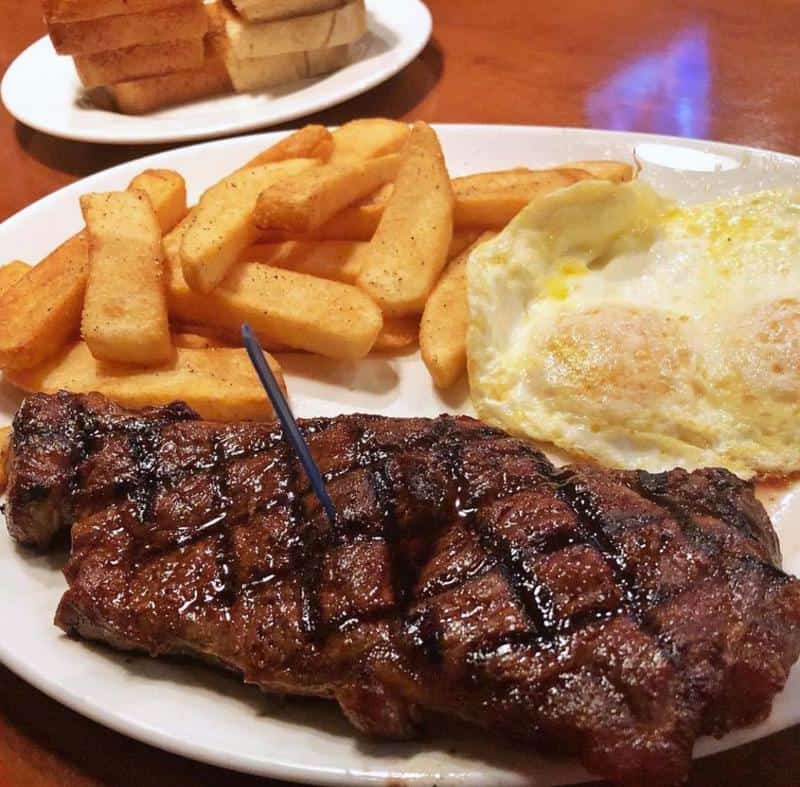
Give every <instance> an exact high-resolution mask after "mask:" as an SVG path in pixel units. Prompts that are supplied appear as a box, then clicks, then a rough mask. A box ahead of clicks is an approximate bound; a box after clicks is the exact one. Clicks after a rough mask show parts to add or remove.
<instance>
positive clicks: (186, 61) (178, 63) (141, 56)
mask: <svg viewBox="0 0 800 787" xmlns="http://www.w3.org/2000/svg"><path fill="white" fill-rule="evenodd" d="M203 60H204V54H203V39H202V38H187V39H186V40H184V41H166V42H164V43H161V44H137V45H136V46H129V47H126V48H125V49H115V50H112V51H110V52H95V53H94V54H91V55H77V56H76V57H75V68H76V69H77V71H78V76H79V77H80V80H81V82H82V83H83V86H84V87H97V86H99V85H113V84H115V83H117V82H126V81H128V80H131V79H142V78H143V77H152V76H161V75H162V74H172V73H173V72H175V71H187V70H189V69H193V68H202V67H203Z"/></svg>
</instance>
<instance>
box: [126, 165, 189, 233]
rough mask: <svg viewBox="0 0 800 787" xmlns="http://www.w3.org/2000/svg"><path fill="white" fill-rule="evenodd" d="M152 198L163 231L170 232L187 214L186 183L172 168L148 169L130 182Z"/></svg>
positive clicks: (131, 187)
mask: <svg viewBox="0 0 800 787" xmlns="http://www.w3.org/2000/svg"><path fill="white" fill-rule="evenodd" d="M128 189H129V190H131V191H143V192H144V193H145V194H147V196H148V197H149V198H150V202H151V204H152V205H153V210H154V211H155V214H156V218H157V219H158V224H159V226H160V227H161V232H162V233H165V234H166V233H167V232H169V231H170V230H171V229H172V228H173V227H174V226H175V225H176V224H177V223H178V222H179V221H181V220H182V219H183V217H184V216H185V215H186V183H185V181H184V179H183V177H182V176H181V175H179V174H178V173H177V172H175V171H174V170H171V169H146V170H145V171H144V172H140V173H139V174H138V175H137V176H136V177H135V178H134V179H133V180H132V181H131V182H130V183H129V184H128Z"/></svg>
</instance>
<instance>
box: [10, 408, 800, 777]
mask: <svg viewBox="0 0 800 787" xmlns="http://www.w3.org/2000/svg"><path fill="white" fill-rule="evenodd" d="M301 426H302V429H303V431H304V433H305V435H306V438H307V440H308V442H309V444H310V446H311V449H312V451H313V453H314V455H315V457H316V459H317V461H318V462H319V464H320V467H321V469H322V471H323V472H324V473H325V475H326V478H327V480H328V485H329V490H330V493H331V496H332V498H333V500H334V502H335V504H336V506H337V510H338V517H337V521H336V523H335V526H330V525H329V523H328V521H327V519H326V518H325V516H324V514H323V512H322V510H321V508H320V506H319V504H318V502H317V500H316V498H315V497H314V496H313V494H312V493H311V492H310V490H309V486H308V483H307V479H306V477H305V475H304V474H303V472H302V470H301V469H300V467H299V465H298V463H297V461H296V460H295V458H294V456H293V454H292V451H291V449H289V448H288V447H287V445H286V444H285V443H284V441H283V440H282V439H281V434H280V431H279V429H278V428H277V427H276V426H274V425H272V424H255V423H248V424H215V423H209V422H204V421H200V420H198V419H197V418H196V417H195V415H194V414H193V413H192V412H191V411H190V410H188V409H187V408H186V407H185V406H183V405H173V406H171V407H167V408H162V409H154V410H150V411H146V412H142V413H128V412H124V411H122V410H120V409H119V408H117V407H115V406H114V405H111V404H109V403H108V402H106V401H105V400H103V399H102V398H101V397H99V396H96V395H89V396H74V395H69V394H63V393H62V394H59V395H56V396H43V395H36V396H31V397H29V398H28V399H26V401H25V402H24V404H23V405H22V407H21V408H20V411H19V413H18V414H17V417H16V420H15V423H14V436H13V449H14V454H13V455H14V459H13V466H12V468H11V488H10V502H9V509H8V515H9V527H10V530H11V533H12V534H13V535H14V536H15V537H16V538H18V539H19V540H21V541H24V542H26V543H31V544H35V545H38V546H40V547H43V546H46V545H47V543H48V542H49V541H50V540H51V539H52V537H53V536H54V534H55V533H57V532H58V531H59V530H62V529H64V528H69V527H71V528H72V551H71V555H70V559H69V563H68V565H67V567H66V570H65V573H66V577H67V580H68V583H69V589H68V590H67V591H66V593H65V594H64V597H63V599H62V601H61V604H60V606H59V608H58V612H57V614H56V622H57V624H58V625H59V626H61V627H62V628H63V629H64V630H65V631H68V632H70V633H72V634H78V635H80V636H83V637H88V638H91V639H97V640H103V641H105V642H108V643H109V644H111V645H112V646H114V647H116V648H120V649H125V650H135V651H142V652H146V653H149V654H151V655H153V656H156V655H160V654H181V655H191V656H195V657H200V658H202V659H205V660H208V661H211V662H213V663H216V664H219V665H221V666H224V667H227V668H230V669H232V670H235V671H236V672H238V673H240V674H241V675H242V676H243V677H244V679H245V680H246V681H248V682H251V683H254V684H256V685H258V686H260V687H261V688H262V689H264V690H266V691H272V692H282V693H289V694H313V695H319V696H323V697H331V698H334V699H336V700H337V701H338V702H339V704H340V706H341V708H342V710H343V711H344V713H345V714H346V715H347V717H348V718H349V719H350V720H351V721H352V722H353V724H354V725H355V726H356V727H358V728H359V729H361V730H363V731H365V732H367V733H370V734H374V735H380V736H386V737H394V738H399V737H406V736H410V735H413V734H415V733H416V732H417V730H418V728H419V726H420V724H422V723H424V720H425V718H426V717H427V716H430V715H431V714H437V713H444V714H449V715H452V716H457V717H460V718H462V719H466V720H467V721H470V722H473V723H475V724H478V725H480V726H482V727H485V728H488V729H490V730H492V731H496V732H498V733H500V734H502V735H505V736H513V737H515V738H520V739H525V740H529V741H532V742H533V743H534V744H536V745H537V746H539V747H540V748H542V749H544V750H549V751H556V752H561V753H563V752H572V753H576V754H578V755H579V756H580V758H581V760H582V761H583V762H584V764H585V765H586V766H587V767H588V768H589V769H590V770H591V771H594V772H595V773H597V774H600V775H602V776H604V777H606V778H609V779H611V780H613V781H615V782H618V783H620V784H624V785H640V784H641V785H644V784H647V785H672V784H677V783H679V782H681V781H682V780H683V779H684V778H685V776H686V774H687V771H688V768H689V764H690V758H691V751H692V746H693V743H694V740H695V738H696V737H697V736H698V735H700V734H703V733H713V734H720V733H723V732H724V731H726V730H728V729H731V728H732V727H737V726H740V725H744V724H749V723H752V722H755V721H758V720H760V719H762V718H764V717H765V716H766V715H767V714H768V713H769V710H770V706H771V702H772V698H773V696H774V695H775V693H776V692H778V691H779V690H780V689H781V687H782V686H783V684H784V682H785V680H786V677H787V674H788V671H789V669H790V667H791V665H792V663H793V662H794V661H795V659H796V658H797V656H798V651H800V583H798V581H797V580H795V579H793V578H792V577H790V576H787V575H786V574H784V573H783V572H782V571H781V570H780V569H779V568H778V562H779V554H778V546H777V541H776V539H775V535H774V533H773V531H772V528H771V525H770V522H769V520H768V518H767V516H766V514H765V512H764V510H763V509H762V507H761V506H760V504H759V503H758V502H757V501H756V499H755V497H754V495H753V491H752V487H751V486H750V485H749V484H747V483H744V482H742V481H740V480H739V479H737V478H736V477H735V476H733V475H731V474H730V473H728V472H726V471H724V470H703V471H698V472H693V473H687V472H684V471H682V470H674V471H672V472H669V473H662V474H656V475H653V474H649V473H644V472H610V471H605V470H601V469H597V468H591V467H581V466H569V467H564V468H555V467H553V466H552V465H551V464H550V462H549V461H548V460H547V459H546V458H545V457H544V456H543V455H542V454H540V453H538V452H537V451H535V450H533V449H531V448H530V447H529V446H528V445H526V444H525V443H523V442H521V441H519V440H516V439H513V438H510V437H508V436H506V435H505V434H503V433H502V432H499V431H497V430H494V429H490V428H487V427H486V426H484V425H482V424H481V423H479V422H477V421H474V420H471V419H468V418H453V417H444V416H443V417H440V418H437V419H434V420H427V419H421V418H412V419H391V418H382V417H377V416H366V415H352V416H340V417H337V418H319V419H313V420H308V421H304V422H301Z"/></svg>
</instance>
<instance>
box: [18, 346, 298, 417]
mask: <svg viewBox="0 0 800 787" xmlns="http://www.w3.org/2000/svg"><path fill="white" fill-rule="evenodd" d="M264 355H265V358H266V359H267V361H268V363H269V365H270V367H271V368H272V370H273V371H274V372H275V375H276V377H277V378H278V381H279V383H280V385H281V387H284V385H283V375H282V372H281V369H280V366H279V365H278V363H277V361H275V359H274V358H272V357H271V356H269V355H267V354H266V353H265V354H264ZM6 376H7V378H8V379H9V381H10V382H11V383H12V384H13V385H16V386H17V387H18V388H22V389H23V390H25V391H40V392H42V393H55V392H56V391H59V390H65V391H73V392H76V393H85V392H89V391H97V392H98V393H101V394H103V395H104V396H107V397H108V398H110V399H113V400H114V401H115V402H118V403H119V404H121V405H122V406H123V407H131V408H141V407H148V406H157V405H165V404H169V403H170V402H174V401H178V400H181V401H185V402H186V403H187V404H188V405H189V406H190V407H192V408H193V409H195V410H196V411H197V412H198V413H199V414H200V415H201V416H202V417H203V418H208V419H210V420H214V421H263V420H267V419H270V418H272V417H273V412H272V408H271V407H270V405H269V401H268V400H267V398H266V397H265V396H264V389H263V388H262V387H261V384H260V383H259V381H258V378H257V377H256V375H255V373H254V372H253V367H252V365H251V363H250V359H249V358H248V356H247V351H246V350H245V349H244V348H238V347H237V348H214V349H187V348H182V347H181V348H176V349H175V350H174V354H173V357H172V359H171V360H170V361H169V362H168V363H166V364H164V365H162V366H159V367H155V368H152V369H141V368H137V367H131V366H127V365H125V364H117V363H108V362H106V361H98V360H97V359H96V358H95V357H94V356H93V355H92V353H91V352H90V351H89V347H88V346H87V345H86V343H85V342H76V343H74V344H71V345H70V346H68V347H66V348H64V349H62V351H61V352H60V353H59V355H57V356H56V357H54V358H51V359H50V360H48V361H46V362H45V363H44V364H42V365H41V366H37V367H36V368H34V369H25V370H14V371H13V372H10V373H7V375H6Z"/></svg>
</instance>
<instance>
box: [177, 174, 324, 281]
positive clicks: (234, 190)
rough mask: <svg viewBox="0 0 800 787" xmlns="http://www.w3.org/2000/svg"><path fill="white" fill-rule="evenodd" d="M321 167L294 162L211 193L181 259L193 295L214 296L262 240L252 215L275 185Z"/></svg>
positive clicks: (195, 216)
mask: <svg viewBox="0 0 800 787" xmlns="http://www.w3.org/2000/svg"><path fill="white" fill-rule="evenodd" d="M315 166H318V162H317V161H316V160H315V159H289V160H287V161H279V162H277V163H274V164H262V165H260V166H258V167H248V168H245V169H241V170H238V171H236V172H234V173H233V174H232V175H229V176H228V177H227V178H224V179H223V180H221V181H220V182H219V183H217V184H216V185H214V186H212V187H211V188H210V189H208V190H207V191H206V192H205V193H204V194H203V196H202V197H201V198H200V202H199V203H198V204H197V205H196V206H195V207H194V208H193V209H192V211H191V212H190V214H189V216H188V217H187V218H188V219H189V222H188V227H187V229H186V232H185V234H184V235H183V241H182V244H181V250H180V256H181V263H182V266H183V275H184V276H185V278H186V281H187V282H188V283H189V286H191V287H192V288H193V289H195V290H198V291H199V292H206V293H207V292H210V291H211V290H213V289H214V287H216V286H217V285H218V284H219V283H220V282H221V281H222V280H223V279H224V278H225V274H227V272H228V271H229V270H230V268H231V266H232V265H233V264H234V263H235V262H236V260H237V259H238V257H239V255H240V254H241V253H242V251H244V250H245V249H246V248H247V247H248V246H251V245H252V244H253V243H255V241H256V240H257V239H258V229H257V227H256V225H255V223H254V221H253V210H254V208H255V205H256V200H257V199H258V195H259V193H260V192H261V191H263V190H264V189H265V188H267V187H268V186H269V185H270V184H272V183H274V182H276V181H279V180H281V179H285V178H288V177H291V176H296V175H298V174H300V173H301V172H303V171H305V170H308V169H311V168H312V167H315Z"/></svg>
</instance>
